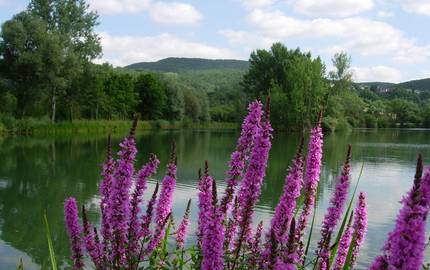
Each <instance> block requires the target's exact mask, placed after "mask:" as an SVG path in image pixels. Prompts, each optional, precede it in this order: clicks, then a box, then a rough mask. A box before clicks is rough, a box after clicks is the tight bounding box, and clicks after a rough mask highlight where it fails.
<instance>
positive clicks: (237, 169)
mask: <svg viewBox="0 0 430 270" xmlns="http://www.w3.org/2000/svg"><path fill="white" fill-rule="evenodd" d="M262 114H263V111H262V104H261V102H260V101H254V102H252V103H250V104H249V106H248V115H247V116H246V118H245V120H244V121H243V124H242V132H241V134H240V137H239V139H238V141H237V147H236V151H234V152H233V153H232V154H231V159H230V162H229V170H228V171H227V179H226V182H227V187H226V190H225V193H224V197H223V198H222V200H221V209H222V211H223V213H226V212H227V210H228V208H229V206H230V204H231V202H232V200H233V195H234V190H235V188H236V186H237V183H238V181H239V179H240V178H241V177H242V175H243V170H244V168H245V161H246V160H247V159H248V155H249V152H250V150H251V148H252V144H253V141H254V139H255V136H256V135H257V133H258V130H259V129H260V122H261V116H262Z"/></svg>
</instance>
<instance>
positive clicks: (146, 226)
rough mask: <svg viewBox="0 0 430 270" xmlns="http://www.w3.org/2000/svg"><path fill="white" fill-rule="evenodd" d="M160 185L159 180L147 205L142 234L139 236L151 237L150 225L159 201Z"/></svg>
mask: <svg viewBox="0 0 430 270" xmlns="http://www.w3.org/2000/svg"><path fill="white" fill-rule="evenodd" d="M159 187H160V184H159V183H158V182H157V184H156V185H155V189H154V192H153V193H152V196H151V199H150V200H149V201H148V204H147V205H146V213H145V215H144V216H143V217H142V225H141V228H142V229H141V230H140V232H141V234H140V236H139V238H141V237H143V238H146V237H149V235H150V233H151V231H150V229H149V226H150V225H151V222H152V216H153V212H154V206H155V203H156V202H157V193H158V188H159Z"/></svg>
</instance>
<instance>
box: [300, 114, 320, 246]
mask: <svg viewBox="0 0 430 270" xmlns="http://www.w3.org/2000/svg"><path fill="white" fill-rule="evenodd" d="M321 118H322V111H321V112H320V114H319V117H318V121H317V124H316V126H315V127H314V128H313V129H312V130H311V136H310V141H309V148H308V155H307V157H306V173H305V176H304V187H303V188H304V192H305V201H304V204H303V211H302V213H301V214H300V217H299V220H298V222H297V227H296V242H297V243H299V247H298V248H299V253H302V249H303V243H302V239H301V238H302V236H303V233H304V231H305V228H306V225H307V224H308V221H309V217H310V216H311V214H312V210H313V207H314V204H315V195H316V191H317V187H318V183H319V180H320V173H321V160H322V150H323V149H322V148H323V133H322V129H321Z"/></svg>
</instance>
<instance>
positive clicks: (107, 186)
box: [100, 135, 115, 253]
mask: <svg viewBox="0 0 430 270" xmlns="http://www.w3.org/2000/svg"><path fill="white" fill-rule="evenodd" d="M114 167H115V165H114V160H113V158H112V145H111V137H110V135H109V137H108V143H107V151H106V161H105V163H104V164H103V169H102V177H103V180H102V182H101V184H100V198H101V200H100V210H101V214H102V221H101V233H102V236H103V246H104V252H105V253H107V248H108V242H109V241H110V240H111V238H112V235H111V234H112V232H111V228H110V222H109V217H108V215H107V214H108V213H106V211H105V208H106V207H107V205H108V202H109V193H110V192H111V187H112V181H113V172H114Z"/></svg>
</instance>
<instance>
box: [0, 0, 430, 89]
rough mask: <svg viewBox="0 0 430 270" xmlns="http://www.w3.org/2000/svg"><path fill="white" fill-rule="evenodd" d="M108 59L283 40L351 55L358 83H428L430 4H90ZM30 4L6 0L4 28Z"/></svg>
mask: <svg viewBox="0 0 430 270" xmlns="http://www.w3.org/2000/svg"><path fill="white" fill-rule="evenodd" d="M88 1H89V3H90V5H91V8H92V9H94V10H97V12H98V13H99V14H100V25H99V26H98V27H97V29H96V31H97V32H98V33H99V34H100V36H101V40H102V46H103V56H102V58H101V59H98V60H97V62H104V61H108V62H110V63H112V64H113V65H115V66H123V65H127V64H131V63H134V62H139V61H154V60H159V59H162V58H165V57H169V56H177V57H203V58H212V59H219V58H223V59H225V58H234V59H248V57H249V54H250V52H251V51H253V50H255V49H257V48H268V47H270V45H271V44H272V43H273V42H276V41H281V42H283V43H284V44H286V45H287V46H288V47H290V48H296V47H300V48H301V49H302V50H309V51H311V53H312V55H314V56H317V55H319V56H321V57H322V59H323V60H324V61H325V63H326V65H327V70H330V69H332V65H331V61H330V59H331V57H332V56H333V54H334V53H336V52H339V51H341V50H343V51H346V52H348V53H349V54H350V55H351V57H352V66H353V71H354V77H355V80H357V81H374V80H378V81H390V82H400V81H405V80H410V79H417V78H425V77H430V64H429V63H430V35H429V34H428V33H429V29H428V28H429V27H430V0H200V1H197V0H194V1H187V0H179V1H168V0H88ZM27 3H28V2H27V1H22V0H0V22H4V21H5V20H7V19H9V18H11V16H12V15H13V14H15V13H17V12H19V11H20V10H22V9H24V8H25V7H26V5H27Z"/></svg>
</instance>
